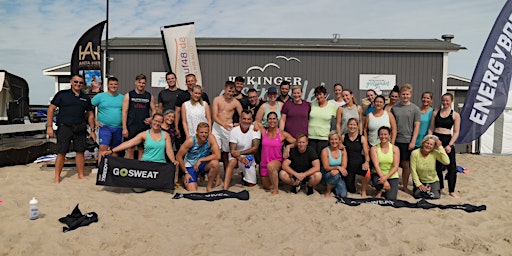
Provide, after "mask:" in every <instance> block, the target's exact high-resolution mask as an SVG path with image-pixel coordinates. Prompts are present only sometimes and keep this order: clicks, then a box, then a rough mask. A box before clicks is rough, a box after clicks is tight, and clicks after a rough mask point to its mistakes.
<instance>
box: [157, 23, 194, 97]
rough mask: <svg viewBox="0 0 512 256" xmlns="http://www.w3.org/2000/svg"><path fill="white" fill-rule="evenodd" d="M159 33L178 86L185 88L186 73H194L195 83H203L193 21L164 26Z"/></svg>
mask: <svg viewBox="0 0 512 256" xmlns="http://www.w3.org/2000/svg"><path fill="white" fill-rule="evenodd" d="M161 33H162V39H163V41H164V47H165V50H166V51H167V59H168V61H169V64H170V66H171V68H172V71H173V72H174V73H176V78H177V81H176V84H177V85H178V87H179V88H181V89H184V90H186V89H187V86H186V83H185V75H187V74H194V75H196V78H197V84H199V85H203V83H202V79H201V69H200V68H199V58H198V56H197V48H196V38H195V36H194V23H193V22H191V23H184V24H177V25H170V26H165V27H163V28H162V30H161Z"/></svg>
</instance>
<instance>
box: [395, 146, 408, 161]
mask: <svg viewBox="0 0 512 256" xmlns="http://www.w3.org/2000/svg"><path fill="white" fill-rule="evenodd" d="M395 145H396V146H397V147H398V150H399V151H400V161H409V160H410V159H411V153H412V150H409V143H398V142H397V143H395Z"/></svg>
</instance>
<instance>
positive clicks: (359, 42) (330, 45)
mask: <svg viewBox="0 0 512 256" xmlns="http://www.w3.org/2000/svg"><path fill="white" fill-rule="evenodd" d="M333 41H334V40H333V39H332V38H331V39H329V38H210V37H199V38H196V45H197V49H198V50H227V49H228V50H298V51H301V50H302V51H304V50H307V51H405V52H411V51H413V52H419V51H421V52H425V51H427V52H454V51H458V50H464V49H466V48H465V47H463V46H461V45H458V44H454V43H452V42H449V41H444V40H440V39H350V38H339V39H337V42H333ZM102 43H103V45H105V41H103V42H102ZM108 43H109V44H108V47H109V48H112V49H134V48H137V49H141V48H142V49H163V40H162V38H161V37H115V38H111V39H109V40H108Z"/></svg>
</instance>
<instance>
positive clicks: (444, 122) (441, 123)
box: [434, 109, 455, 129]
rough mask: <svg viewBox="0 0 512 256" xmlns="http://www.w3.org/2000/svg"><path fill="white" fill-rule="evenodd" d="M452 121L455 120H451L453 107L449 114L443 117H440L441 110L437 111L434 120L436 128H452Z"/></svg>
mask: <svg viewBox="0 0 512 256" xmlns="http://www.w3.org/2000/svg"><path fill="white" fill-rule="evenodd" d="M454 123H455V122H454V121H453V109H452V111H450V114H449V115H448V116H447V117H444V118H443V117H441V111H439V112H437V115H436V117H435V121H434V124H435V126H436V128H446V129H452V127H453V124H454Z"/></svg>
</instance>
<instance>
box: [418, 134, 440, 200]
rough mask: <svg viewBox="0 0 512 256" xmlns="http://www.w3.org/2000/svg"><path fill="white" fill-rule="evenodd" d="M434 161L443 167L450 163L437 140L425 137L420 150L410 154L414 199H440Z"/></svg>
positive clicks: (430, 136)
mask: <svg viewBox="0 0 512 256" xmlns="http://www.w3.org/2000/svg"><path fill="white" fill-rule="evenodd" d="M436 161H439V162H441V163H442V164H444V165H447V164H449V163H450V158H449V157H448V155H447V154H446V151H445V150H444V148H443V145H442V143H441V141H440V140H439V138H438V137H437V136H435V135H427V136H425V138H424V139H423V140H422V141H421V148H418V149H415V150H414V151H412V153H411V175H412V181H413V190H412V194H413V196H414V198H429V199H438V198H440V197H441V184H440V183H439V177H438V176H437V172H436Z"/></svg>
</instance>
